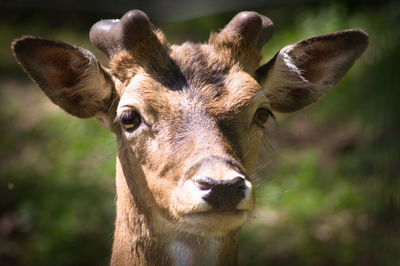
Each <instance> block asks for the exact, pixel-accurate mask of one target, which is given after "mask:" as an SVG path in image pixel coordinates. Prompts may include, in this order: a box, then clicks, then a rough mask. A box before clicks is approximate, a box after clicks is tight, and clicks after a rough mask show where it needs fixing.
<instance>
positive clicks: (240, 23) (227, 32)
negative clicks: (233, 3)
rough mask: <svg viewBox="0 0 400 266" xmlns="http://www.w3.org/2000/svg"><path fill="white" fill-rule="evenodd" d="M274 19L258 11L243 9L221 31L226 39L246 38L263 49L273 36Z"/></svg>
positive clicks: (254, 45) (252, 44) (249, 42)
mask: <svg viewBox="0 0 400 266" xmlns="http://www.w3.org/2000/svg"><path fill="white" fill-rule="evenodd" d="M273 29H274V26H273V23H272V21H271V20H270V19H269V18H267V17H265V16H263V15H260V14H258V13H257V12H251V11H243V12H240V13H238V14H237V15H236V16H235V17H234V18H233V19H232V20H231V21H230V22H229V23H228V25H226V26H225V28H224V29H223V30H222V31H221V32H220V33H219V35H220V36H221V37H223V39H225V40H227V39H228V40H234V39H238V38H242V39H244V40H245V41H246V42H247V43H248V44H249V45H251V46H253V47H254V48H256V49H257V50H261V48H262V47H263V46H264V44H265V43H266V42H267V41H268V40H269V39H270V38H271V37H272V34H273Z"/></svg>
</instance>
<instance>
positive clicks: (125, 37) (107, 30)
mask: <svg viewBox="0 0 400 266" xmlns="http://www.w3.org/2000/svg"><path fill="white" fill-rule="evenodd" d="M151 35H154V33H153V31H152V28H151V24H150V20H149V18H148V17H147V15H146V14H145V13H143V12H142V11H140V10H131V11H129V12H127V13H126V14H125V15H124V16H123V17H122V18H121V19H120V20H115V19H114V20H111V19H107V20H101V21H99V22H97V23H96V24H94V25H93V26H92V28H91V30H90V33H89V36H90V41H91V42H92V43H93V45H95V46H96V47H97V48H99V49H100V50H101V51H102V52H104V53H105V54H106V55H107V56H108V57H110V58H111V57H113V56H114V55H116V54H117V53H119V52H121V51H124V50H125V51H129V50H132V49H133V48H134V47H135V45H136V44H137V43H138V42H140V41H142V40H144V39H146V38H149V37H150V36H151Z"/></svg>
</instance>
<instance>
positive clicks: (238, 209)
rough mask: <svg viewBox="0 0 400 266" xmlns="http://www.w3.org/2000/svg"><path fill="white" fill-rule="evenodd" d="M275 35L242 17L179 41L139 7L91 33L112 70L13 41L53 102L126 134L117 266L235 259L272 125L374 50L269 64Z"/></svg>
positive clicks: (315, 43)
mask: <svg viewBox="0 0 400 266" xmlns="http://www.w3.org/2000/svg"><path fill="white" fill-rule="evenodd" d="M273 28H274V26H273V23H272V21H271V20H270V19H269V18H267V17H266V16H264V15H261V14H259V13H257V12H253V11H243V12H240V13H238V14H237V15H236V16H234V17H233V18H232V20H231V21H230V22H228V24H226V26H225V27H224V28H222V29H221V30H220V31H219V32H217V33H211V34H210V37H209V40H208V42H206V43H193V42H189V41H187V42H184V43H182V44H180V45H174V44H169V43H168V42H167V39H166V37H165V35H164V33H163V32H162V31H161V30H160V29H157V28H156V27H155V26H154V25H153V24H152V23H151V22H150V19H149V18H148V16H147V15H146V14H145V13H144V12H142V11H139V10H131V11H129V12H127V13H126V14H124V15H123V16H122V17H121V19H118V20H109V19H106V20H101V21H99V22H97V23H95V24H94V25H93V26H92V28H91V30H90V33H89V37H90V41H91V42H92V43H93V45H94V46H95V47H97V48H98V49H99V50H100V51H102V52H103V53H104V54H105V55H106V56H107V58H108V59H109V66H107V67H106V66H103V65H102V64H101V63H100V62H99V60H98V59H97V58H96V57H95V56H94V55H93V53H91V52H90V51H88V50H86V49H84V48H81V47H78V46H74V45H71V44H67V43H64V42H61V41H56V40H50V39H46V38H41V37H34V36H22V37H20V38H18V39H16V40H14V42H13V43H12V50H13V53H14V56H15V57H16V59H17V61H18V62H19V64H20V65H21V66H22V68H23V69H24V70H25V72H26V73H27V74H28V75H29V76H30V78H31V79H32V80H33V81H34V82H35V83H36V84H37V86H38V87H40V88H41V90H42V91H43V92H44V93H45V94H46V96H47V97H48V98H50V100H51V101H52V102H53V103H54V104H56V105H58V106H59V107H61V108H62V109H63V110H65V111H66V112H67V113H69V114H71V115H73V116H76V117H78V118H96V119H97V120H99V121H100V122H101V123H102V124H103V125H104V126H105V127H106V128H107V129H108V130H110V131H111V132H113V133H114V134H115V135H116V140H117V146H118V150H117V156H116V157H117V159H116V179H115V180H116V181H115V182H116V195H117V199H116V218H115V231H114V239H113V246H112V255H111V265H236V264H237V261H238V236H239V233H240V231H241V228H242V226H243V224H244V223H245V221H246V220H247V218H248V217H249V215H250V214H251V213H252V211H253V209H254V205H255V196H254V193H255V192H254V187H253V183H252V177H253V175H254V168H255V165H256V161H257V157H258V153H259V149H260V146H261V142H262V138H263V136H264V131H265V130H264V129H265V125H266V123H267V121H268V120H269V119H270V118H271V117H273V116H274V113H276V112H278V113H291V112H295V111H298V110H300V109H303V108H304V107H306V106H309V105H310V104H312V103H314V102H316V101H317V100H319V99H320V98H321V97H322V96H323V95H325V94H326V93H327V92H328V91H329V90H330V89H331V88H332V87H333V86H334V85H335V84H336V83H337V82H338V81H339V80H340V79H341V78H342V77H343V76H344V75H345V73H346V72H347V71H348V70H349V69H350V67H351V66H352V65H353V64H354V62H355V60H356V59H357V58H359V57H360V56H361V54H362V53H363V52H364V50H365V49H366V48H367V46H368V35H367V34H366V33H365V32H364V31H362V30H360V29H348V30H342V31H338V32H334V33H329V34H322V35H317V36H313V37H310V38H307V39H304V40H301V41H298V42H295V43H292V44H289V45H286V46H284V47H283V48H282V49H280V50H279V51H278V52H277V53H276V55H275V56H274V57H273V58H272V59H271V60H269V61H268V62H267V63H265V64H262V65H261V64H260V62H261V60H262V54H261V49H262V47H263V46H264V45H265V44H266V43H267V42H268V40H270V38H271V37H272V35H273Z"/></svg>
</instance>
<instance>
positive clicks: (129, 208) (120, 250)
mask: <svg viewBox="0 0 400 266" xmlns="http://www.w3.org/2000/svg"><path fill="white" fill-rule="evenodd" d="M125 160H126V158H124V155H123V154H121V152H119V155H118V158H117V171H116V174H117V175H116V186H117V212H116V222H115V232H114V243H113V252H112V258H111V265H236V264H237V247H238V235H239V231H240V229H237V230H235V231H233V232H228V233H224V234H218V235H212V236H199V235H193V234H189V233H186V232H181V231H176V230H173V229H171V228H172V227H168V226H165V220H164V221H163V222H155V220H160V219H156V218H155V217H156V216H159V214H158V213H155V210H154V208H153V207H151V206H154V204H153V203H154V199H153V198H152V196H151V194H150V192H149V190H148V189H147V188H146V186H147V184H146V182H145V179H144V178H140V177H141V176H140V175H144V174H143V173H140V172H138V171H139V169H140V166H139V165H134V164H132V163H130V164H124V163H123V162H124V161H125ZM130 168H132V169H134V173H135V174H134V176H133V175H132V174H131V173H133V171H131V169H130ZM136 175H139V176H136ZM138 188H140V189H138ZM149 206H150V207H149Z"/></svg>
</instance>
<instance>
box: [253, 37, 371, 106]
mask: <svg viewBox="0 0 400 266" xmlns="http://www.w3.org/2000/svg"><path fill="white" fill-rule="evenodd" d="M367 46H368V35H367V34H366V33H365V32H363V31H361V30H345V31H340V32H335V33H331V34H325V35H318V36H314V37H311V38H309V39H305V40H302V41H299V42H297V43H294V44H291V45H288V46H285V47H284V48H283V49H281V50H280V51H279V53H278V54H276V55H275V57H274V58H273V59H272V60H271V61H269V62H268V63H267V64H265V65H263V66H261V67H260V68H259V69H258V70H257V71H256V78H257V80H258V81H259V83H260V84H261V86H262V87H263V88H264V89H265V91H266V95H267V97H268V99H269V102H270V104H271V107H272V109H274V110H276V111H278V112H294V111H297V110H299V109H301V108H303V107H305V106H307V105H309V104H311V103H313V102H315V101H317V100H318V99H319V98H320V97H321V96H322V95H323V94H325V93H326V92H327V91H328V90H329V89H330V88H331V87H333V86H334V85H335V84H336V83H337V82H338V81H339V80H340V79H341V78H342V77H343V76H344V74H345V73H346V72H347V71H348V70H349V69H350V67H351V66H352V65H353V63H354V61H355V60H356V59H357V58H358V57H359V56H360V55H361V54H362V53H363V52H364V50H365V49H366V48H367Z"/></svg>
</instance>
